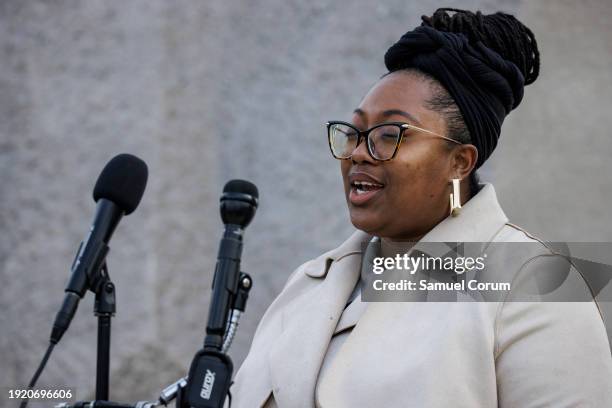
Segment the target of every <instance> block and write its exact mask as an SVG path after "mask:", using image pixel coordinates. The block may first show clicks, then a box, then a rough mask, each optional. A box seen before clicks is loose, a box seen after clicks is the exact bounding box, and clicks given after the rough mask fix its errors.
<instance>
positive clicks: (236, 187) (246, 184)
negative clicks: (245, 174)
mask: <svg viewBox="0 0 612 408" xmlns="http://www.w3.org/2000/svg"><path fill="white" fill-rule="evenodd" d="M223 192H224V193H240V194H248V195H250V196H253V197H254V198H259V191H258V190H257V187H256V186H255V184H253V183H251V182H250V181H246V180H230V181H228V182H227V183H226V184H225V187H224V188H223Z"/></svg>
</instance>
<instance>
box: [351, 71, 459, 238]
mask: <svg viewBox="0 0 612 408" xmlns="http://www.w3.org/2000/svg"><path fill="white" fill-rule="evenodd" d="M431 97H432V91H431V90H430V84H429V82H428V81H426V80H424V79H422V78H419V77H418V76H416V75H414V74H411V73H409V72H401V71H399V72H394V73H392V74H389V75H387V76H385V77H384V78H382V79H381V80H380V81H379V82H378V83H376V85H374V87H373V88H372V89H371V90H370V91H369V92H368V93H367V95H366V96H365V97H364V98H363V100H362V101H361V104H360V105H359V107H358V108H357V109H355V112H354V114H353V118H352V123H353V124H354V125H355V126H356V127H357V128H358V129H360V130H365V129H369V128H370V127H372V126H375V125H377V124H380V123H385V122H404V123H408V124H412V125H415V126H418V127H420V128H422V129H426V130H430V131H432V132H434V133H437V134H439V135H442V136H446V124H445V120H444V119H443V117H442V116H441V115H440V114H439V113H437V112H434V111H432V110H429V109H427V108H426V101H427V100H429V99H430V98H431ZM453 163H454V161H453V160H452V156H451V149H449V147H448V142H446V141H444V139H440V138H437V137H435V136H432V135H430V134H428V133H425V132H420V131H415V130H410V129H409V130H406V131H405V132H404V140H403V141H402V143H401V145H400V148H399V150H398V151H397V154H396V156H395V158H393V159H392V160H390V161H386V162H380V161H375V160H374V159H372V157H371V156H370V155H369V154H368V151H367V148H366V144H365V143H364V141H363V140H362V141H361V143H360V144H359V146H357V148H356V149H355V150H354V152H353V155H352V158H351V159H348V160H342V161H341V165H340V168H341V171H342V177H343V180H344V190H345V194H346V201H347V203H348V208H349V213H350V217H351V222H352V223H353V225H354V226H355V227H356V228H358V229H360V230H363V231H366V232H368V233H370V234H373V235H377V236H380V237H385V238H389V239H395V240H418V239H419V238H420V237H422V236H423V235H424V234H425V233H427V232H428V231H429V230H430V229H431V228H433V226H434V225H436V224H437V223H439V222H440V221H441V220H442V219H444V218H445V217H446V216H447V215H448V212H449V194H450V191H451V189H450V184H449V182H450V180H451V179H452V178H453V177H456V175H455V174H454V173H453V171H454V170H453ZM360 181H361V182H370V183H376V184H378V186H376V188H373V189H372V190H369V191H366V192H364V191H363V188H362V189H359V188H357V185H358V184H359V182H360ZM356 183H357V184H356ZM370 188H371V187H370Z"/></svg>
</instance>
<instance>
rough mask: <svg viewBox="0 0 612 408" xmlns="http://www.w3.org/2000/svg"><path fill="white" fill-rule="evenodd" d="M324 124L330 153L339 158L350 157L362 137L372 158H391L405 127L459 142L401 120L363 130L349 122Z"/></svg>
mask: <svg viewBox="0 0 612 408" xmlns="http://www.w3.org/2000/svg"><path fill="white" fill-rule="evenodd" d="M325 125H326V126H327V137H328V139H329V148H330V150H331V152H332V155H333V156H334V157H335V158H336V159H339V160H346V159H350V158H351V157H352V155H353V152H354V151H355V149H356V148H357V146H359V143H361V139H362V138H364V139H365V140H366V146H367V149H368V153H369V154H370V156H371V157H372V158H373V159H374V160H378V161H387V160H391V159H392V158H394V157H395V155H396V153H397V150H398V149H399V146H400V144H401V143H402V140H403V135H404V132H405V131H406V130H407V129H411V130H418V131H420V132H425V133H428V134H430V135H432V136H435V137H437V138H440V139H444V140H447V141H449V142H453V143H456V144H461V142H458V141H456V140H453V139H450V138H448V137H445V136H442V135H439V134H437V133H434V132H432V131H430V130H426V129H421V128H419V127H416V126H413V125H409V124H408V123H401V122H392V123H381V124H380V125H376V126H374V127H372V128H370V129H368V130H364V131H360V130H359V129H357V128H356V127H355V126H354V125H351V124H350V123H346V122H341V121H332V122H327V123H326V124H325Z"/></svg>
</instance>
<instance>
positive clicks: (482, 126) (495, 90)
mask: <svg viewBox="0 0 612 408" xmlns="http://www.w3.org/2000/svg"><path fill="white" fill-rule="evenodd" d="M439 11H440V10H438V12H439ZM499 14H501V13H499ZM472 15H474V14H472ZM474 16H476V15H474ZM478 16H481V15H480V14H478ZM510 17H511V16H510ZM512 18H513V17H512ZM424 20H425V18H424ZM514 21H518V20H514ZM519 24H520V23H519ZM470 37H473V36H472V35H466V34H464V33H461V32H459V33H456V32H445V31H440V30H437V29H436V28H433V27H429V26H421V27H417V28H416V29H414V30H412V31H409V32H407V33H406V34H404V35H403V36H402V38H400V40H399V41H398V42H397V43H395V44H394V45H393V46H391V48H389V50H388V51H387V53H386V54H385V65H386V66H387V69H388V70H389V71H391V72H392V71H397V70H400V69H405V68H416V69H418V70H420V71H422V72H424V73H426V74H429V75H431V76H432V77H434V78H435V79H437V80H438V81H439V82H440V83H441V84H442V85H443V86H444V87H445V88H446V90H447V91H448V92H449V94H450V95H451V96H452V98H453V99H454V101H455V103H456V104H457V106H458V107H459V110H460V111H461V114H462V116H463V119H464V121H465V124H466V126H467V128H468V130H469V132H470V138H471V141H472V143H473V144H474V145H475V146H476V148H477V149H478V162H477V163H476V167H477V168H478V167H480V166H481V165H482V164H483V163H484V162H485V160H486V159H487V158H488V157H489V156H490V155H491V153H492V152H493V149H495V146H496V145H497V140H498V138H499V136H500V131H501V125H502V123H503V121H504V118H505V117H506V115H507V114H508V113H510V111H511V110H512V109H514V108H516V107H517V106H518V104H519V103H520V102H521V99H522V98H523V88H524V85H525V75H528V74H529V75H531V76H532V77H533V76H534V74H533V73H523V72H521V70H520V69H519V68H518V66H517V65H516V64H515V63H514V62H513V61H511V60H508V59H505V58H504V57H502V56H501V55H500V54H499V53H498V52H496V51H494V50H493V49H491V48H489V47H488V46H486V45H485V44H484V43H483V41H480V40H477V41H470ZM534 44H535V40H534ZM536 51H537V48H536ZM538 66H539V60H538ZM535 77H537V72H536V73H535ZM535 77H534V78H531V77H530V78H529V80H530V81H531V82H532V81H533V80H535Z"/></svg>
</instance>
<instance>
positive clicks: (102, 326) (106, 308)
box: [92, 263, 116, 401]
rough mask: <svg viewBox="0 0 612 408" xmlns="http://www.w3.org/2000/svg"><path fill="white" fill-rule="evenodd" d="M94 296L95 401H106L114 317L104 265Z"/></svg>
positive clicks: (112, 293)
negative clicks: (96, 336) (96, 318)
mask: <svg viewBox="0 0 612 408" xmlns="http://www.w3.org/2000/svg"><path fill="white" fill-rule="evenodd" d="M92 290H93V291H94V292H95V294H96V299H95V302H94V315H95V316H97V317H98V349H97V359H96V360H97V361H96V400H99V401H108V396H109V383H110V338H111V318H112V317H113V316H114V315H115V311H116V303H115V285H114V284H113V282H111V280H110V276H109V275H108V268H107V266H106V263H104V265H103V266H102V270H101V273H100V274H99V277H98V279H97V280H96V281H95V282H93V284H92Z"/></svg>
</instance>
